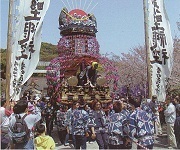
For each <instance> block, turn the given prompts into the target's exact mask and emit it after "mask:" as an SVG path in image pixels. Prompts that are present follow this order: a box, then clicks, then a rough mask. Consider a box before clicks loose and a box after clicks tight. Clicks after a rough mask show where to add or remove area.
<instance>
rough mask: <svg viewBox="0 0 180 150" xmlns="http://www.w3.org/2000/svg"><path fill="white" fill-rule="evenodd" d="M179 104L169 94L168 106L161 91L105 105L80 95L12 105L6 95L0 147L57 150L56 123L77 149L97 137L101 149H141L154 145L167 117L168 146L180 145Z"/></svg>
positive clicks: (61, 137)
mask: <svg viewBox="0 0 180 150" xmlns="http://www.w3.org/2000/svg"><path fill="white" fill-rule="evenodd" d="M179 102H180V100H179V97H178V96H177V97H175V98H173V99H172V98H170V97H167V98H166V100H165V102H164V104H163V105H162V103H160V102H159V101H158V100H157V96H156V95H153V96H152V99H141V100H139V99H133V98H129V99H126V98H123V97H118V98H116V99H114V100H113V101H112V102H111V103H108V104H106V106H107V107H106V108H108V109H104V104H102V102H101V101H99V100H97V99H95V100H93V101H92V103H90V104H88V103H86V102H85V101H84V100H83V99H82V98H81V99H79V100H78V101H73V102H72V104H71V106H69V105H63V104H61V103H59V102H56V101H51V98H49V97H42V98H37V97H33V98H31V96H30V95H29V94H26V95H24V96H23V97H22V98H21V99H20V100H19V101H17V102H15V103H14V104H13V106H12V107H11V105H9V106H8V107H7V106H6V101H5V99H3V98H2V99H1V108H0V114H1V149H7V148H10V149H37V150H39V149H55V141H54V139H53V138H52V135H51V132H52V130H53V126H54V125H56V126H57V127H58V128H57V130H58V137H59V140H60V143H61V144H64V145H65V146H68V145H69V144H72V145H73V147H74V149H86V148H87V145H86V143H87V142H93V141H96V142H97V144H98V147H99V149H131V148H132V143H135V144H136V145H137V149H153V146H154V141H155V137H156V136H162V134H163V132H162V128H161V125H162V122H163V119H162V118H165V123H166V125H167V138H168V148H180V132H179V129H178V128H179V127H180V104H179ZM162 114H163V115H162ZM162 116H164V117H162Z"/></svg>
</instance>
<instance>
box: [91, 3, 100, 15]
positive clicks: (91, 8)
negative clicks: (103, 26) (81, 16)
mask: <svg viewBox="0 0 180 150" xmlns="http://www.w3.org/2000/svg"><path fill="white" fill-rule="evenodd" d="M97 4H98V2H97V3H96V5H94V7H93V8H91V10H90V11H89V13H91V11H92V10H93V9H94V8H95V7H96V6H97Z"/></svg>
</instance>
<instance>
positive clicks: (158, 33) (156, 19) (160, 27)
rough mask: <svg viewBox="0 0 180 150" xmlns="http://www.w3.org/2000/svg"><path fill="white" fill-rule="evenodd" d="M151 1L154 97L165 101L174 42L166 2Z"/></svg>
mask: <svg viewBox="0 0 180 150" xmlns="http://www.w3.org/2000/svg"><path fill="white" fill-rule="evenodd" d="M148 1H149V11H148V12H149V18H148V20H149V22H148V25H149V30H148V33H149V46H150V50H149V52H150V62H151V71H152V72H151V73H152V74H151V75H152V76H151V77H152V95H157V96H158V100H159V101H165V98H166V85H167V81H168V78H169V77H170V75H171V70H172V65H173V40H172V36H171V30H170V25H169V20H168V17H167V14H166V11H165V7H164V0H148Z"/></svg>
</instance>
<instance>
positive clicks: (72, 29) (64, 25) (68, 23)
mask: <svg viewBox="0 0 180 150" xmlns="http://www.w3.org/2000/svg"><path fill="white" fill-rule="evenodd" d="M59 29H60V30H61V32H60V34H61V35H62V36H65V35H74V34H86V35H92V36H95V34H96V33H97V23H96V18H95V16H94V15H93V14H87V13H86V12H84V11H83V10H81V9H73V10H71V11H70V12H68V10H67V8H63V9H62V10H61V13H60V15H59Z"/></svg>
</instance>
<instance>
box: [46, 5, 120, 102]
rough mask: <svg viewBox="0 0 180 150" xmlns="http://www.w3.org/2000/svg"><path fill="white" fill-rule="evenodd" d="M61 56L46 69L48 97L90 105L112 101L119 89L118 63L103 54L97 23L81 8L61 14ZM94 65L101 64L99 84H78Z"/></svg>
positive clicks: (99, 65) (93, 17)
mask: <svg viewBox="0 0 180 150" xmlns="http://www.w3.org/2000/svg"><path fill="white" fill-rule="evenodd" d="M59 30H60V35H61V36H62V37H61V38H60V40H59V42H58V45H57V49H58V54H59V56H58V57H57V58H54V59H53V60H51V62H50V65H49V66H48V67H47V75H46V78H47V85H48V94H49V95H50V96H51V95H54V96H55V97H56V98H57V101H58V102H61V103H63V104H70V103H72V101H77V100H78V99H80V98H83V99H84V100H85V101H86V102H87V103H91V102H92V100H94V99H99V100H100V101H101V102H102V103H108V102H110V101H112V96H113V93H115V91H116V90H117V82H118V78H119V76H118V74H117V68H116V66H115V62H114V61H113V60H110V59H109V58H108V57H107V56H106V55H101V54H100V50H99V48H100V46H99V43H98V41H97V39H96V33H97V32H98V31H97V22H96V18H95V16H94V15H93V14H87V13H86V12H85V11H83V10H80V9H73V10H71V11H68V10H67V8H63V9H62V10H61V12H60V15H59ZM93 62H96V63H97V64H98V68H97V71H98V73H97V78H96V84H95V85H94V86H92V85H91V84H88V83H86V84H83V85H79V84H78V83H79V79H78V75H79V74H80V73H81V72H83V71H84V70H85V69H86V67H87V66H91V64H92V63H93Z"/></svg>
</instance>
